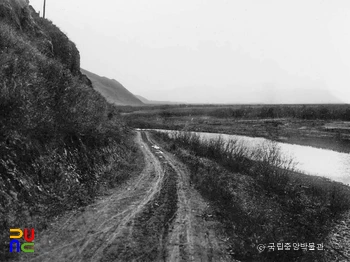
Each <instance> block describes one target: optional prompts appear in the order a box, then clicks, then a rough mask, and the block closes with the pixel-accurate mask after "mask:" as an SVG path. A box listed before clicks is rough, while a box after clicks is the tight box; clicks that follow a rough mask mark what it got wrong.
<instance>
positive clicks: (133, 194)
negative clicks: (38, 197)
mask: <svg viewBox="0 0 350 262" xmlns="http://www.w3.org/2000/svg"><path fill="white" fill-rule="evenodd" d="M136 141H137V144H138V145H139V146H140V148H141V150H142V152H143V155H144V158H145V167H144V169H143V171H142V172H141V173H140V174H139V175H138V176H136V177H133V178H130V180H129V181H128V182H127V184H126V185H123V186H122V187H120V188H115V189H114V190H113V193H112V194H111V195H109V196H108V197H103V198H101V199H99V200H97V201H96V202H95V203H94V204H92V205H90V206H87V207H86V208H85V209H84V210H82V211H75V212H71V213H69V214H66V215H65V216H64V217H62V218H60V219H58V221H56V222H55V223H53V224H52V225H51V226H50V227H49V228H48V229H47V230H46V231H45V232H36V236H35V253H34V254H33V253H32V254H23V253H22V254H21V255H20V256H19V257H20V258H21V260H22V261H50V262H55V261H59V262H62V261H74V262H75V261H233V260H232V258H231V257H230V256H229V255H228V254H227V252H226V250H227V247H226V245H225V239H222V238H224V237H223V236H222V235H219V233H217V232H220V230H218V227H219V224H218V222H216V221H214V220H213V219H212V220H211V219H210V217H212V216H211V215H210V206H209V205H208V204H207V203H206V202H205V201H204V200H203V199H202V197H201V196H200V195H199V193H198V192H196V190H194V189H193V188H191V186H190V183H189V173H188V170H187V168H186V167H185V166H184V165H183V164H182V163H180V162H179V161H178V160H176V159H175V157H174V156H172V155H171V154H169V153H167V152H165V151H164V150H162V149H161V148H160V147H159V146H158V145H156V144H155V142H154V141H153V140H152V139H151V138H150V135H149V134H148V133H147V132H142V133H141V132H138V133H137V136H136Z"/></svg>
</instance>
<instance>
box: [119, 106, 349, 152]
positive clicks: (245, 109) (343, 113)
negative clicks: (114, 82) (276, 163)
mask: <svg viewBox="0 0 350 262" xmlns="http://www.w3.org/2000/svg"><path fill="white" fill-rule="evenodd" d="M119 110H121V111H123V112H124V114H125V116H124V117H125V119H126V122H127V123H128V124H129V125H130V126H132V127H138V128H161V129H172V130H186V131H200V132H212V133H223V134H237V135H245V136H253V137H265V138H269V139H272V140H275V141H280V142H286V143H292V144H300V145H308V146H313V147H318V148H324V149H331V150H335V151H340V152H347V153H350V122H346V121H349V120H350V105H265V106H262V105H216V106H215V105H176V106H153V107H152V106H149V107H146V108H143V109H142V108H133V109H132V108H127V107H125V108H120V109H119ZM335 123H336V124H335Z"/></svg>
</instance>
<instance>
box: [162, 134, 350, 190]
mask: <svg viewBox="0 0 350 262" xmlns="http://www.w3.org/2000/svg"><path fill="white" fill-rule="evenodd" d="M158 131H165V132H169V131H167V130H158ZM193 133H196V134H198V135H200V136H201V138H204V139H213V138H218V137H219V136H221V137H222V138H223V139H224V140H225V141H228V140H229V139H237V140H238V141H240V142H242V143H243V144H244V145H246V146H247V147H248V148H251V149H253V148H255V147H259V146H262V145H263V144H264V143H266V142H267V141H268V140H267V139H265V138H258V137H256V138H255V137H247V136H239V135H225V134H215V133H205V132H193ZM277 144H278V146H279V147H280V150H281V153H282V154H283V155H284V156H287V157H292V158H293V159H294V161H295V163H296V166H295V168H296V169H297V170H299V171H301V172H302V173H305V174H309V175H319V176H323V177H327V178H330V179H332V180H335V181H338V182H342V183H345V184H350V154H346V153H339V152H335V151H332V150H327V149H320V148H314V147H309V146H300V145H293V144H285V143H279V142H278V143H277Z"/></svg>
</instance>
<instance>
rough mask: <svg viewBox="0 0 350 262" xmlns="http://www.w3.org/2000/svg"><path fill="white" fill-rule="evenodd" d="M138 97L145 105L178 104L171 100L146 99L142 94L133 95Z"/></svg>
mask: <svg viewBox="0 0 350 262" xmlns="http://www.w3.org/2000/svg"><path fill="white" fill-rule="evenodd" d="M135 96H136V97H137V98H138V99H140V100H141V101H142V103H144V104H147V105H174V104H180V103H179V102H171V101H154V100H148V99H147V98H144V97H143V96H139V95H135Z"/></svg>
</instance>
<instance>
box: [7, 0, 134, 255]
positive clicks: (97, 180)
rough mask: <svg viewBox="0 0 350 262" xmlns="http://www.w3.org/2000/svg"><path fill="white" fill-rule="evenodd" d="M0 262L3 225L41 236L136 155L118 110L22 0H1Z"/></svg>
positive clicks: (121, 173)
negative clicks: (53, 221)
mask: <svg viewBox="0 0 350 262" xmlns="http://www.w3.org/2000/svg"><path fill="white" fill-rule="evenodd" d="M0 21H1V22H0V214H1V215H0V243H1V244H0V261H6V260H8V259H9V258H10V257H11V256H13V254H12V253H9V252H8V247H9V237H8V232H9V228H17V227H18V228H24V227H26V228H31V227H33V228H35V230H38V231H40V230H41V229H42V228H43V227H45V223H46V221H47V220H48V219H50V218H52V217H53V216H56V215H58V214H60V213H62V212H63V211H64V210H67V209H72V208H76V207H77V206H81V205H85V204H87V203H88V202H90V201H91V200H92V198H93V197H94V196H96V194H97V193H98V192H99V191H100V190H101V189H102V188H108V187H109V186H110V185H113V184H114V183H119V182H120V181H122V180H123V179H125V178H126V177H127V176H129V174H130V173H131V172H132V170H133V168H136V165H135V166H134V165H132V164H130V163H132V162H133V159H134V158H135V157H137V156H138V154H139V153H138V151H137V150H136V149H135V147H134V144H133V142H132V141H133V140H132V137H131V133H130V130H129V129H128V128H127V127H126V125H125V124H124V123H123V122H122V121H121V120H120V117H119V114H118V112H117V110H116V109H115V108H114V106H112V105H111V104H109V103H107V102H106V100H105V99H104V98H103V97H102V96H101V95H100V94H99V93H98V92H96V91H95V90H94V89H93V88H92V85H91V83H90V81H89V80H88V79H87V78H86V77H85V76H83V75H82V74H81V72H80V55H79V51H78V50H77V48H76V47H75V44H74V43H73V42H71V41H70V40H69V39H68V38H67V36H66V35H65V34H64V33H62V32H61V31H60V29H59V28H57V27H56V26H55V25H54V24H53V23H52V22H50V21H48V20H46V19H43V18H40V17H39V16H38V14H37V13H36V12H35V11H34V9H33V8H31V7H30V6H29V5H28V2H27V1H26V0H0Z"/></svg>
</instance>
